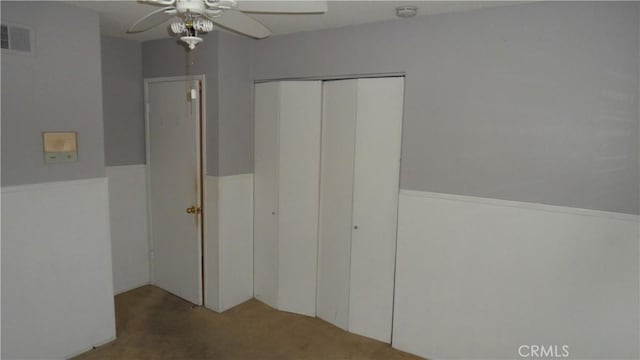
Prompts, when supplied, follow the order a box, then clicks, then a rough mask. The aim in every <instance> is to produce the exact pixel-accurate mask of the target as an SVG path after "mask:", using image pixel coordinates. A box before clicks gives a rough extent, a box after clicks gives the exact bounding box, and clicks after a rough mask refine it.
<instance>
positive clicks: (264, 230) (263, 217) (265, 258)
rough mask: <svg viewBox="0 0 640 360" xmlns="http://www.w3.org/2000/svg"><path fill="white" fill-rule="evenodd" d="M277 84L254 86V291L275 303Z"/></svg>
mask: <svg viewBox="0 0 640 360" xmlns="http://www.w3.org/2000/svg"><path fill="white" fill-rule="evenodd" d="M279 89H280V85H279V84H278V83H265V84H256V86H255V150H254V151H255V154H254V159H255V166H254V236H253V238H254V294H255V297H256V298H257V299H258V300H260V301H263V302H265V303H267V304H268V305H270V306H272V307H277V299H278V298H277V289H278V221H277V208H278V185H277V184H278V179H277V172H278V171H277V169H278V156H279V148H278V117H279V104H280V96H279V91H280V90H279Z"/></svg>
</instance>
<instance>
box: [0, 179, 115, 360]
mask: <svg viewBox="0 0 640 360" xmlns="http://www.w3.org/2000/svg"><path fill="white" fill-rule="evenodd" d="M108 202H109V195H108V186H107V179H106V178H98V179H86V180H75V181H63V182H52V183H43V184H34V185H24V186H12V187H3V188H2V358H3V359H27V358H28V359H59V358H67V357H71V356H73V355H76V354H79V353H81V352H84V351H86V350H89V349H91V347H92V346H94V345H98V344H102V343H105V342H107V341H110V340H112V339H114V338H115V335H116V333H115V315H114V303H113V277H112V271H111V240H110V233H109V204H108Z"/></svg>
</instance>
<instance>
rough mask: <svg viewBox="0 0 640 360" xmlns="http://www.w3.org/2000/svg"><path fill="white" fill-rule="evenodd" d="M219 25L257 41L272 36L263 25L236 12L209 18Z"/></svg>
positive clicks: (226, 12)
mask: <svg viewBox="0 0 640 360" xmlns="http://www.w3.org/2000/svg"><path fill="white" fill-rule="evenodd" d="M207 17H208V18H209V19H210V20H211V21H213V22H214V23H216V24H217V25H219V26H221V27H223V28H225V29H227V30H231V31H235V32H237V33H240V34H243V35H247V36H250V37H252V38H256V39H262V38H266V37H267V36H269V35H271V30H269V29H267V27H266V26H264V25H262V24H261V23H260V22H258V20H256V19H254V18H252V17H251V16H249V15H246V14H243V13H241V12H239V11H235V10H225V11H224V12H223V13H222V14H220V16H217V17H213V16H207Z"/></svg>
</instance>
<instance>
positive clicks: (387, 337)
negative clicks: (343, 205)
mask: <svg viewBox="0 0 640 360" xmlns="http://www.w3.org/2000/svg"><path fill="white" fill-rule="evenodd" d="M357 92H358V94H357V103H358V105H357V106H358V107H357V115H356V142H355V143H356V145H355V161H354V163H355V170H354V186H353V189H354V190H353V231H352V237H351V279H350V295H349V331H352V332H355V333H358V334H361V335H364V336H368V337H371V338H374V339H378V340H381V341H385V342H390V341H391V321H392V314H393V287H394V271H395V255H396V230H397V229H396V228H397V211H398V192H399V173H400V144H401V132H402V106H403V93H404V78H375V79H359V80H358V89H357Z"/></svg>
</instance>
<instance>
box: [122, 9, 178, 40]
mask: <svg viewBox="0 0 640 360" xmlns="http://www.w3.org/2000/svg"><path fill="white" fill-rule="evenodd" d="M174 10H175V8H174V7H173V6H168V7H164V8H162V9H158V10H156V11H153V12H151V13H149V14H147V15H146V16H144V17H142V18H141V19H140V20H138V21H136V22H135V23H134V24H133V25H131V27H130V28H129V30H127V33H129V34H132V33H139V32H143V31H147V30H149V29H151V28H152V27H155V26H158V25H160V24H162V23H164V22H166V21H167V20H169V19H171V18H172V17H173V16H174V14H175V12H173V11H174Z"/></svg>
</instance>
